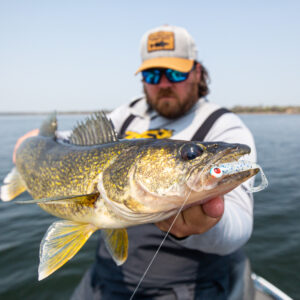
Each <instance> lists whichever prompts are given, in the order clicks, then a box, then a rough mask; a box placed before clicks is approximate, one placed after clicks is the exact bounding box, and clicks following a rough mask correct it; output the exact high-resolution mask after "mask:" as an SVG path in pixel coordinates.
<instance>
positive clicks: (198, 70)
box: [195, 62, 202, 82]
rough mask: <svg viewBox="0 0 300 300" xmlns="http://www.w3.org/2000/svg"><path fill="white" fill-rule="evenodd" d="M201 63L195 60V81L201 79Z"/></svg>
mask: <svg viewBox="0 0 300 300" xmlns="http://www.w3.org/2000/svg"><path fill="white" fill-rule="evenodd" d="M201 69H202V67H201V64H200V63H198V62H197V64H196V67H195V71H196V76H197V81H198V82H200V79H201Z"/></svg>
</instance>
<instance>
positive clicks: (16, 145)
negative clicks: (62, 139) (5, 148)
mask: <svg viewBox="0 0 300 300" xmlns="http://www.w3.org/2000/svg"><path fill="white" fill-rule="evenodd" d="M38 134H39V129H33V130H31V131H29V132H27V133H26V134H24V135H23V136H21V137H20V138H19V139H18V140H17V142H16V144H15V147H14V152H13V157H12V160H13V163H14V164H15V163H16V153H17V150H18V148H19V147H20V145H21V144H22V143H23V142H24V141H25V140H26V139H28V138H29V137H32V136H36V135H38Z"/></svg>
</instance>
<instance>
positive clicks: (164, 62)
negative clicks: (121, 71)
mask: <svg viewBox="0 0 300 300" xmlns="http://www.w3.org/2000/svg"><path fill="white" fill-rule="evenodd" d="M193 65H194V60H190V59H186V58H179V57H156V58H151V59H148V60H145V61H144V62H143V63H142V64H141V66H140V67H139V69H138V70H137V71H136V73H135V74H137V73H139V72H141V71H144V70H147V69H152V68H166V69H174V70H176V71H179V72H184V73H187V72H189V71H190V70H191V69H192V67H193Z"/></svg>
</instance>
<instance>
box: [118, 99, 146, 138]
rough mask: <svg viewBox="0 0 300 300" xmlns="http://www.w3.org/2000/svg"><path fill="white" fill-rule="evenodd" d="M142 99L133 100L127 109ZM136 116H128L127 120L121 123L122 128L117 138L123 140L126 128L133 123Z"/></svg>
mask: <svg viewBox="0 0 300 300" xmlns="http://www.w3.org/2000/svg"><path fill="white" fill-rule="evenodd" d="M142 99H143V98H142V97H140V98H137V99H135V100H133V101H132V102H131V103H130V104H129V107H133V106H135V105H136V104H137V103H138V102H139V101H141V100H142ZM135 117H136V116H135V115H133V114H130V115H129V116H128V117H127V119H126V120H125V121H124V122H123V124H122V126H121V129H120V131H119V134H118V138H119V139H122V138H124V136H125V131H126V129H127V128H128V126H129V125H130V123H131V122H132V121H133V119H134V118H135Z"/></svg>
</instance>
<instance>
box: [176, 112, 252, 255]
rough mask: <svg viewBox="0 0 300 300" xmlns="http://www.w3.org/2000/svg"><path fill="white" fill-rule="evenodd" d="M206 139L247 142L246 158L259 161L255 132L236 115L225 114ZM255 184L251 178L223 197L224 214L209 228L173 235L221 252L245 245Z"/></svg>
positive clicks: (184, 243)
mask: <svg viewBox="0 0 300 300" xmlns="http://www.w3.org/2000/svg"><path fill="white" fill-rule="evenodd" d="M205 140H206V141H223V142H227V143H242V144H247V145H248V146H250V148H251V153H250V154H249V155H248V157H247V158H246V159H247V160H250V161H253V162H255V161H256V149H255V144H254V140H253V137H252V134H251V132H250V131H249V129H248V128H247V127H246V126H245V125H244V124H243V122H242V121H241V120H240V119H239V117H238V116H236V115H234V114H231V113H230V114H224V115H223V116H222V117H220V118H219V119H218V120H217V121H216V123H215V124H214V125H213V127H212V128H211V130H210V132H209V133H208V134H207V136H206V139H205ZM253 183H254V179H253V178H251V179H249V180H248V181H246V182H244V183H243V184H241V185H240V186H239V187H237V188H236V189H234V190H233V191H231V192H229V193H228V194H226V195H225V196H224V199H225V209H224V214H223V216H222V218H221V220H220V221H219V222H218V223H217V224H216V225H215V226H214V227H212V228H211V229H210V230H208V231H207V232H205V233H203V234H198V235H191V236H189V237H187V238H185V239H182V240H177V239H175V238H173V237H171V238H172V239H173V240H175V241H176V242H177V243H180V244H181V245H182V246H185V247H187V248H191V249H196V250H200V251H203V252H206V253H212V254H219V255H227V254H230V253H232V252H234V251H235V250H237V249H238V248H240V247H241V246H243V245H244V244H245V243H246V242H247V241H248V239H249V238H250V236H251V233H252V228H253V197H252V194H251V193H249V192H247V190H248V189H249V188H250V186H252V185H253Z"/></svg>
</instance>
